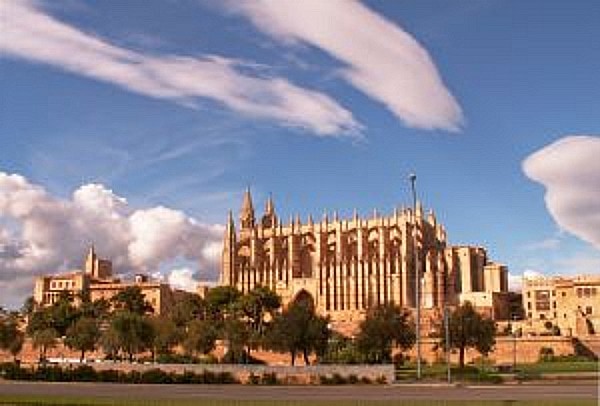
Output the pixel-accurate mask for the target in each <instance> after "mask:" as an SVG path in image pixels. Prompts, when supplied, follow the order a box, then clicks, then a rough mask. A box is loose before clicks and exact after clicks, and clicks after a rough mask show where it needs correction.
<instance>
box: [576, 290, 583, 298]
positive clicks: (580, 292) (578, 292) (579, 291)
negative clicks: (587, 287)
mask: <svg viewBox="0 0 600 406" xmlns="http://www.w3.org/2000/svg"><path fill="white" fill-rule="evenodd" d="M582 296H583V289H581V288H577V297H582Z"/></svg>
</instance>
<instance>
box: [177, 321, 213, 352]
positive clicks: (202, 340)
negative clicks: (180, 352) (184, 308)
mask: <svg viewBox="0 0 600 406" xmlns="http://www.w3.org/2000/svg"><path fill="white" fill-rule="evenodd" d="M216 340H217V331H216V329H215V327H214V325H213V323H212V322H211V321H207V320H192V321H191V322H190V323H189V325H188V328H187V332H186V334H185V338H184V340H183V343H182V344H183V349H184V350H185V352H186V353H187V354H191V355H193V354H198V353H200V354H208V353H209V352H211V351H212V350H214V348H215V342H216Z"/></svg>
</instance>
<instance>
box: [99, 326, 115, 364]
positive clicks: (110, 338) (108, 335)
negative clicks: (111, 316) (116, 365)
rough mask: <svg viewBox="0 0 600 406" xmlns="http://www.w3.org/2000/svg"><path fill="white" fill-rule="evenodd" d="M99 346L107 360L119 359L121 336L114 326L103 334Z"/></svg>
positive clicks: (109, 327)
mask: <svg viewBox="0 0 600 406" xmlns="http://www.w3.org/2000/svg"><path fill="white" fill-rule="evenodd" d="M99 344H100V347H102V351H104V354H105V355H106V358H107V359H111V360H116V359H118V357H119V351H120V341H119V334H117V332H116V331H115V330H114V328H113V327H112V325H109V326H108V328H107V329H106V330H104V331H103V332H102V334H101V335H100V341H99Z"/></svg>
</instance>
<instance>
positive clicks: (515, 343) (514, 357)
mask: <svg viewBox="0 0 600 406" xmlns="http://www.w3.org/2000/svg"><path fill="white" fill-rule="evenodd" d="M511 318H512V321H513V323H512V336H513V373H516V372H517V323H516V322H517V315H516V314H513V315H512V317H511Z"/></svg>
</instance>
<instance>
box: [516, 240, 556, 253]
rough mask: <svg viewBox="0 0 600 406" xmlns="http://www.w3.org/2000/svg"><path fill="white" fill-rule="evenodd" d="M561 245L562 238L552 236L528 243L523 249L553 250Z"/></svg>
mask: <svg viewBox="0 0 600 406" xmlns="http://www.w3.org/2000/svg"><path fill="white" fill-rule="evenodd" d="M559 246H560V238H556V237H551V238H546V239H544V240H541V241H535V242H532V243H529V244H526V245H525V246H524V247H523V249H524V250H526V251H541V250H552V249H556V248H558V247H559Z"/></svg>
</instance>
